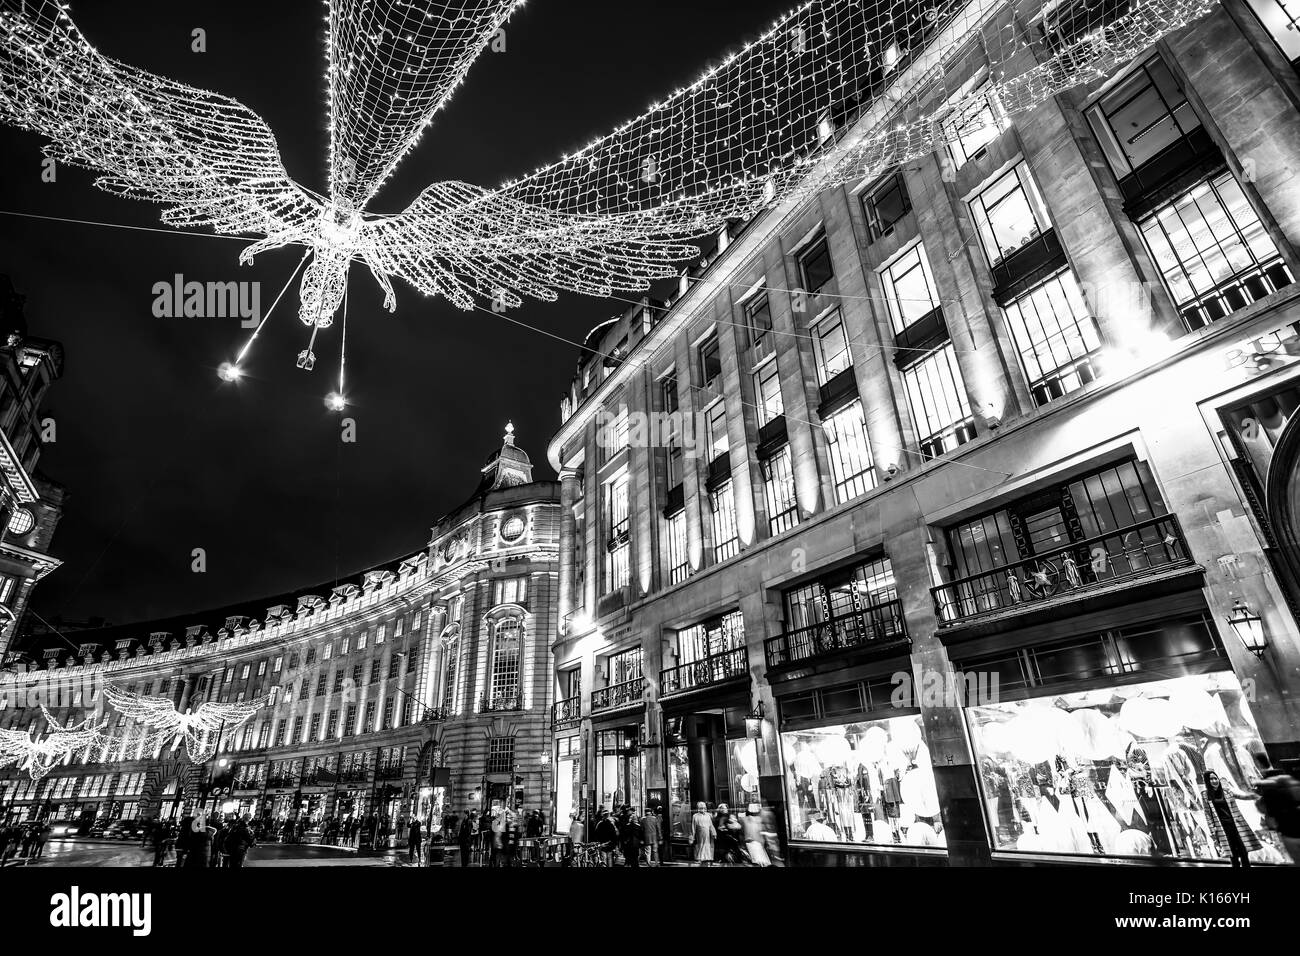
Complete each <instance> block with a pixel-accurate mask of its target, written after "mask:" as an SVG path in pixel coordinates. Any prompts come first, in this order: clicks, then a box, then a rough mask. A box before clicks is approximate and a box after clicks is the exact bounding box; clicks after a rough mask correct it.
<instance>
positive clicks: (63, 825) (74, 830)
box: [46, 820, 89, 840]
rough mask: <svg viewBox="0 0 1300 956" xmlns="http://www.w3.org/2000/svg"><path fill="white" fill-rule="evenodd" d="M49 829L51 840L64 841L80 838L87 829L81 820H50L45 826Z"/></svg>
mask: <svg viewBox="0 0 1300 956" xmlns="http://www.w3.org/2000/svg"><path fill="white" fill-rule="evenodd" d="M46 826H48V827H49V828H50V839H51V840H66V839H67V838H68V837H74V836H80V835H82V834H83V833H85V832H86V830H88V829H89V826H88V825H87V824H85V823H83V822H82V821H81V820H51V821H49V823H47V824H46Z"/></svg>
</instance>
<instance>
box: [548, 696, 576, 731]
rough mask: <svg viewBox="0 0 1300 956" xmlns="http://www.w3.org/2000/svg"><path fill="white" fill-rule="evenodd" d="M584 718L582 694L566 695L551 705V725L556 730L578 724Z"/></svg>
mask: <svg viewBox="0 0 1300 956" xmlns="http://www.w3.org/2000/svg"><path fill="white" fill-rule="evenodd" d="M581 719H582V696H581V695H579V696H577V697H566V698H565V699H564V700H557V701H556V702H555V703H554V704H552V705H551V726H552V727H554V728H555V729H556V730H563V729H564V728H566V727H573V726H576V725H577V723H578V722H579V721H580V720H581Z"/></svg>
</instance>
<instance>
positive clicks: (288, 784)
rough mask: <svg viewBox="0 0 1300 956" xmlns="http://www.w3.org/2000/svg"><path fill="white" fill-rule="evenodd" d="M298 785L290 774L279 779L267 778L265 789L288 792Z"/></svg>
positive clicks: (295, 778)
mask: <svg viewBox="0 0 1300 956" xmlns="http://www.w3.org/2000/svg"><path fill="white" fill-rule="evenodd" d="M297 785H298V778H297V777H294V776H292V775H290V774H285V775H284V776H280V777H267V778H266V788H267V789H268V790H288V789H290V788H292V787H296V786H297Z"/></svg>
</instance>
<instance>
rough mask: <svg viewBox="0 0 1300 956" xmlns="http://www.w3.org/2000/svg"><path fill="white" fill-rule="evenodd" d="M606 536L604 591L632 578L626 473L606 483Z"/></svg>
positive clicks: (620, 585) (613, 588) (614, 588)
mask: <svg viewBox="0 0 1300 956" xmlns="http://www.w3.org/2000/svg"><path fill="white" fill-rule="evenodd" d="M605 523H606V527H607V528H608V529H609V531H608V537H607V538H606V542H605V545H606V551H607V552H608V556H607V559H606V561H605V592H606V593H609V592H611V591H616V590H618V589H619V588H622V587H626V586H627V583H628V581H629V580H631V574H630V572H631V567H630V564H629V561H630V558H631V543H630V531H631V524H632V521H631V513H630V511H629V507H628V481H627V473H626V472H621V473H620V474H619V475H617V476H616V477H615V478H614V479H613V480H612V481H611V482H609V484H607V485H606V486H605Z"/></svg>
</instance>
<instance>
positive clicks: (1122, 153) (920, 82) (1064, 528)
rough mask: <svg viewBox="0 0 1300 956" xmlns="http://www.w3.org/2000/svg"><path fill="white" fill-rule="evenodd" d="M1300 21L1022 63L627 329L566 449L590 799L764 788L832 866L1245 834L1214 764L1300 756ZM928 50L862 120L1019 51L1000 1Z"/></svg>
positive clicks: (1186, 853)
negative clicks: (1097, 71) (1094, 59)
mask: <svg viewBox="0 0 1300 956" xmlns="http://www.w3.org/2000/svg"><path fill="white" fill-rule="evenodd" d="M1074 6H1077V5H1071V4H1062V5H1057V6H1056V7H1054V8H1053V10H1054V12H1053V13H1050V14H1049V15H1048V16H1047V17H1046V18H1038V19H1031V16H1030V14H1029V13H1026V12H1025V11H1021V10H1019V9H1018V8H1016V9H1011V10H1004V11H1002V12H1000V13H998V14H996V15H995V16H993V17H992V18H991V19H989V20H988V21H987V22H986V23H985V24H984V29H985V30H986V31H987V35H988V36H989V37H992V36H994V31H998V30H1001V29H1002V28H1003V27H1006V26H1007V25H1008V24H1007V23H1006V22H1005V18H1007V17H1011V16H1018V17H1019V16H1021V15H1022V14H1023V15H1024V17H1023V21H1022V22H1020V23H1019V26H1018V28H1019V29H1022V30H1024V31H1026V32H1027V34H1028V35H1031V36H1032V37H1033V38H1035V39H1036V40H1038V41H1041V42H1039V43H1036V44H1032V45H1030V44H1027V45H1026V46H1025V48H1024V49H1022V50H1020V51H1019V52H1018V53H1016V54H1015V55H1016V56H1018V57H1032V56H1034V55H1035V52H1034V50H1035V49H1042V48H1047V49H1050V48H1051V45H1052V43H1054V42H1061V41H1062V40H1068V39H1070V38H1071V35H1070V30H1071V29H1073V27H1072V26H1071V23H1072V21H1071V18H1070V17H1069V16H1068V13H1069V11H1070V10H1071V9H1074ZM1288 23H1289V21H1288V20H1287V17H1286V14H1285V10H1284V9H1283V8H1282V6H1281V5H1278V4H1273V3H1270V2H1267V0H1251V2H1250V3H1247V2H1243V0H1225V3H1224V4H1223V5H1222V7H1221V8H1219V9H1217V10H1216V11H1215V12H1214V13H1213V14H1212V15H1210V16H1209V17H1207V18H1206V19H1204V20H1202V21H1199V22H1198V23H1196V24H1194V25H1193V26H1192V27H1190V28H1188V29H1186V30H1184V31H1182V32H1180V33H1178V34H1176V35H1174V36H1172V37H1171V38H1170V39H1169V40H1168V41H1167V42H1162V43H1160V44H1158V45H1157V46H1156V47H1154V48H1153V49H1151V50H1150V51H1149V54H1148V55H1146V56H1144V57H1142V58H1141V59H1140V61H1138V62H1134V63H1132V64H1131V65H1129V66H1128V67H1126V68H1125V69H1124V70H1123V71H1121V72H1120V73H1117V74H1116V75H1113V76H1109V77H1107V78H1105V79H1104V80H1099V81H1097V82H1094V83H1092V84H1090V85H1089V86H1087V87H1085V88H1082V89H1080V90H1077V91H1075V92H1073V93H1071V94H1069V95H1066V96H1060V97H1057V98H1054V99H1052V100H1049V101H1047V102H1045V103H1043V104H1042V105H1040V106H1039V107H1038V108H1037V109H1035V110H1034V111H1033V112H1032V113H1030V114H1028V115H1025V116H1023V117H1022V118H1019V119H1017V120H1016V121H1015V122H1014V123H1013V122H1009V121H1008V120H1007V119H1006V117H1005V116H1004V115H1003V114H1002V112H1001V110H1000V107H999V104H998V103H997V101H996V97H995V96H994V95H992V94H990V95H989V96H988V97H987V110H986V114H985V115H984V116H983V117H982V123H983V125H982V126H979V128H977V124H974V123H971V124H970V129H969V131H968V132H965V133H964V132H963V130H964V129H965V127H963V126H962V125H961V123H962V118H960V117H958V118H955V119H953V120H952V122H954V123H957V124H958V126H957V127H956V129H955V130H954V131H953V132H954V133H955V134H956V137H955V141H954V142H953V145H952V146H951V147H949V148H946V149H945V150H944V151H943V152H942V153H936V154H932V155H930V156H928V157H926V158H924V159H921V160H918V161H916V162H914V163H909V164H907V165H905V166H904V167H902V168H899V169H895V170H891V171H890V172H888V173H887V174H886V175H884V176H882V177H880V178H875V179H871V180H869V181H864V182H861V183H858V184H854V185H852V186H848V187H844V188H835V189H831V190H828V191H825V192H823V193H821V194H820V195H818V196H816V197H815V198H813V199H811V200H803V201H792V202H790V203H787V204H785V205H783V206H780V207H778V208H776V209H773V210H770V211H768V212H766V213H764V214H762V215H760V216H759V217H757V218H756V219H754V220H752V221H750V222H747V223H744V224H740V225H738V226H737V227H735V228H731V229H728V230H727V231H725V232H724V233H722V234H720V235H718V236H717V237H716V238H715V240H710V241H709V242H708V243H706V254H705V258H704V259H703V260H702V261H701V262H700V263H699V264H698V265H697V266H695V267H693V268H692V269H691V271H690V272H689V274H687V275H686V276H684V277H683V279H682V282H681V285H680V288H679V289H677V290H674V291H673V292H672V294H671V295H669V296H666V297H664V299H663V300H658V299H654V298H647V299H646V300H645V301H643V302H642V303H640V304H638V305H635V306H633V307H632V308H630V309H628V310H627V312H626V313H625V314H623V315H621V316H619V317H618V318H616V319H614V320H612V321H610V322H607V323H605V324H603V325H601V326H599V327H598V328H596V329H594V330H593V331H592V333H591V335H590V336H589V337H588V339H587V341H586V343H585V345H584V349H583V352H582V355H581V358H580V362H579V367H578V372H577V375H576V376H575V378H574V381H573V383H572V385H571V387H570V390H569V392H568V393H567V394H566V395H565V397H564V399H563V403H562V419H563V424H562V426H561V429H560V431H559V432H558V434H557V435H556V436H555V437H554V439H553V440H552V442H551V444H550V447H549V457H550V461H551V464H552V465H553V466H554V467H555V468H556V469H557V472H558V473H559V475H560V479H561V489H562V492H561V495H562V505H563V508H562V515H563V524H562V526H561V528H560V546H561V563H560V593H559V598H558V606H559V612H560V621H561V624H560V632H559V634H558V636H557V641H556V645H555V668H556V681H557V688H556V699H557V702H556V705H555V709H556V714H555V717H556V727H557V730H556V741H555V748H556V750H555V761H556V763H555V773H556V793H557V804H556V810H557V812H556V817H557V821H558V820H560V819H561V818H563V817H564V816H566V815H567V814H569V813H575V812H576V813H579V814H583V813H586V812H587V811H589V810H591V809H594V808H597V807H600V806H610V805H611V804H619V803H624V802H630V803H633V804H640V805H658V806H660V807H662V809H663V810H664V811H665V813H666V815H667V818H668V822H669V825H670V829H671V830H672V831H673V833H674V837H675V840H676V842H677V845H678V847H679V849H680V848H681V847H682V846H683V845H684V838H685V835H686V831H685V828H684V827H683V825H682V820H683V815H684V814H686V813H688V812H689V808H690V807H691V805H692V804H694V803H696V802H699V801H706V802H710V803H729V804H731V805H732V806H733V807H735V806H736V805H737V804H739V805H741V806H745V805H747V804H750V803H761V804H763V805H764V806H766V807H768V808H770V809H772V810H773V811H774V813H773V814H772V815H771V817H770V819H771V820H772V821H774V822H773V824H772V825H773V826H775V827H777V828H778V829H779V830H780V831H781V836H782V839H783V841H784V842H785V844H786V846H787V848H788V854H789V857H790V859H791V860H793V861H794V862H795V863H796V864H841V865H916V864H943V863H952V864H985V863H989V862H1006V863H1018V862H1041V861H1044V860H1060V859H1064V860H1072V861H1076V862H1077V861H1079V860H1080V859H1097V860H1103V859H1104V860H1117V859H1118V860H1127V861H1134V862H1141V861H1144V860H1147V861H1149V860H1151V859H1155V858H1160V859H1169V860H1175V861H1197V860H1201V861H1204V860H1221V859H1225V858H1226V851H1225V850H1224V849H1223V847H1221V846H1218V845H1217V844H1216V843H1215V841H1214V839H1213V838H1212V837H1211V836H1210V835H1209V830H1210V829H1211V828H1210V827H1209V826H1208V821H1207V818H1206V816H1205V812H1206V807H1205V804H1204V800H1203V799H1202V795H1201V790H1200V788H1201V775H1202V774H1204V773H1205V772H1206V771H1213V772H1216V773H1218V774H1219V775H1220V777H1221V778H1223V779H1225V780H1227V781H1230V782H1233V783H1236V784H1238V785H1239V786H1242V787H1245V786H1247V785H1248V784H1249V783H1250V782H1251V781H1252V780H1253V779H1255V778H1256V777H1257V776H1258V775H1259V772H1260V769H1259V768H1260V766H1261V765H1262V764H1263V763H1264V762H1266V761H1271V762H1272V763H1273V764H1274V765H1286V763H1287V762H1288V761H1294V760H1295V759H1296V758H1297V757H1300V732H1298V730H1297V728H1300V702H1297V700H1296V690H1297V687H1298V686H1300V636H1298V632H1297V625H1296V608H1297V606H1300V589H1298V588H1297V582H1298V581H1300V574H1298V573H1297V572H1298V571H1300V560H1298V559H1300V548H1298V547H1297V543H1298V542H1300V525H1298V524H1297V520H1298V519H1297V510H1296V509H1297V505H1300V498H1298V497H1297V496H1298V495H1300V485H1298V483H1297V478H1296V475H1297V464H1298V458H1300V424H1297V421H1296V416H1295V415H1294V412H1295V410H1296V408H1297V406H1298V405H1300V364H1297V356H1298V355H1300V305H1297V301H1298V299H1297V296H1300V287H1297V285H1296V284H1295V277H1296V275H1297V268H1300V260H1298V259H1297V249H1298V248H1300V188H1297V187H1298V186H1300V183H1298V182H1297V178H1296V177H1297V175H1300V174H1298V173H1297V170H1300V112H1298V108H1300V77H1298V76H1297V72H1296V68H1295V65H1294V61H1295V59H1296V56H1297V53H1298V52H1300V51H1297V50H1296V48H1295V47H1296V40H1295V37H1296V33H1295V31H1294V25H1293V24H1291V25H1290V28H1288ZM975 33H976V34H977V33H979V31H975ZM912 52H914V53H916V52H917V51H912ZM920 59H921V57H920V56H919V54H918V57H917V62H920ZM914 65H915V64H913V63H911V62H908V61H905V62H904V63H903V64H902V65H900V66H899V68H898V69H897V71H896V79H895V81H894V82H895V84H896V91H897V92H898V93H899V95H898V96H895V97H890V96H884V97H880V98H879V99H878V100H877V101H876V103H877V105H876V106H873V107H872V108H871V109H870V111H869V112H868V113H867V114H866V115H863V116H860V117H858V118H857V119H856V121H855V123H854V124H853V125H849V126H846V127H844V128H841V129H839V130H838V131H837V132H836V135H837V136H839V137H841V138H842V141H843V142H851V141H852V140H853V138H854V137H858V136H861V135H864V134H865V132H866V131H867V130H869V129H872V128H873V127H875V126H876V124H877V123H879V122H881V121H882V120H885V119H888V118H889V114H888V112H887V111H888V110H889V109H890V108H891V107H890V106H889V104H890V103H891V102H894V103H899V102H901V103H908V104H911V103H915V104H917V105H918V108H921V109H926V110H932V109H933V108H934V107H935V106H936V105H937V104H936V103H935V102H932V98H929V99H928V98H927V97H928V96H929V94H928V93H927V87H926V84H927V83H932V82H935V81H936V78H940V79H941V82H936V83H935V87H936V89H941V90H947V91H951V90H964V89H972V90H978V89H979V88H980V85H981V84H982V83H983V82H984V80H985V79H986V78H987V77H988V75H989V72H990V70H993V69H996V68H998V65H997V64H994V63H990V62H989V61H988V58H987V52H986V50H985V48H984V45H983V44H982V43H981V37H980V36H978V35H974V34H973V35H969V36H965V37H960V38H955V39H954V40H953V42H951V43H950V44H948V45H947V46H946V47H945V48H944V51H943V56H942V60H941V62H940V64H939V66H938V67H937V71H938V72H937V73H936V72H935V71H934V70H929V71H925V72H923V71H921V70H920V69H914V68H913V66H914ZM936 95H940V94H936ZM833 159H834V156H833V155H832V156H831V157H830V158H829V159H828V160H827V161H828V162H830V161H833ZM1241 807H1242V809H1243V813H1244V814H1245V815H1246V818H1247V820H1248V822H1249V823H1250V825H1251V826H1253V827H1256V828H1258V825H1259V819H1258V814H1257V813H1254V814H1253V816H1252V813H1253V809H1252V806H1251V805H1250V804H1249V803H1248V802H1242V804H1241ZM1263 843H1264V844H1265V846H1264V847H1262V848H1261V850H1260V851H1259V853H1258V855H1259V858H1260V860H1261V861H1269V860H1271V861H1273V862H1276V861H1277V860H1278V858H1279V853H1278V850H1277V848H1276V847H1274V846H1272V845H1270V844H1269V841H1268V839H1267V837H1266V836H1265V837H1264V838H1263Z"/></svg>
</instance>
